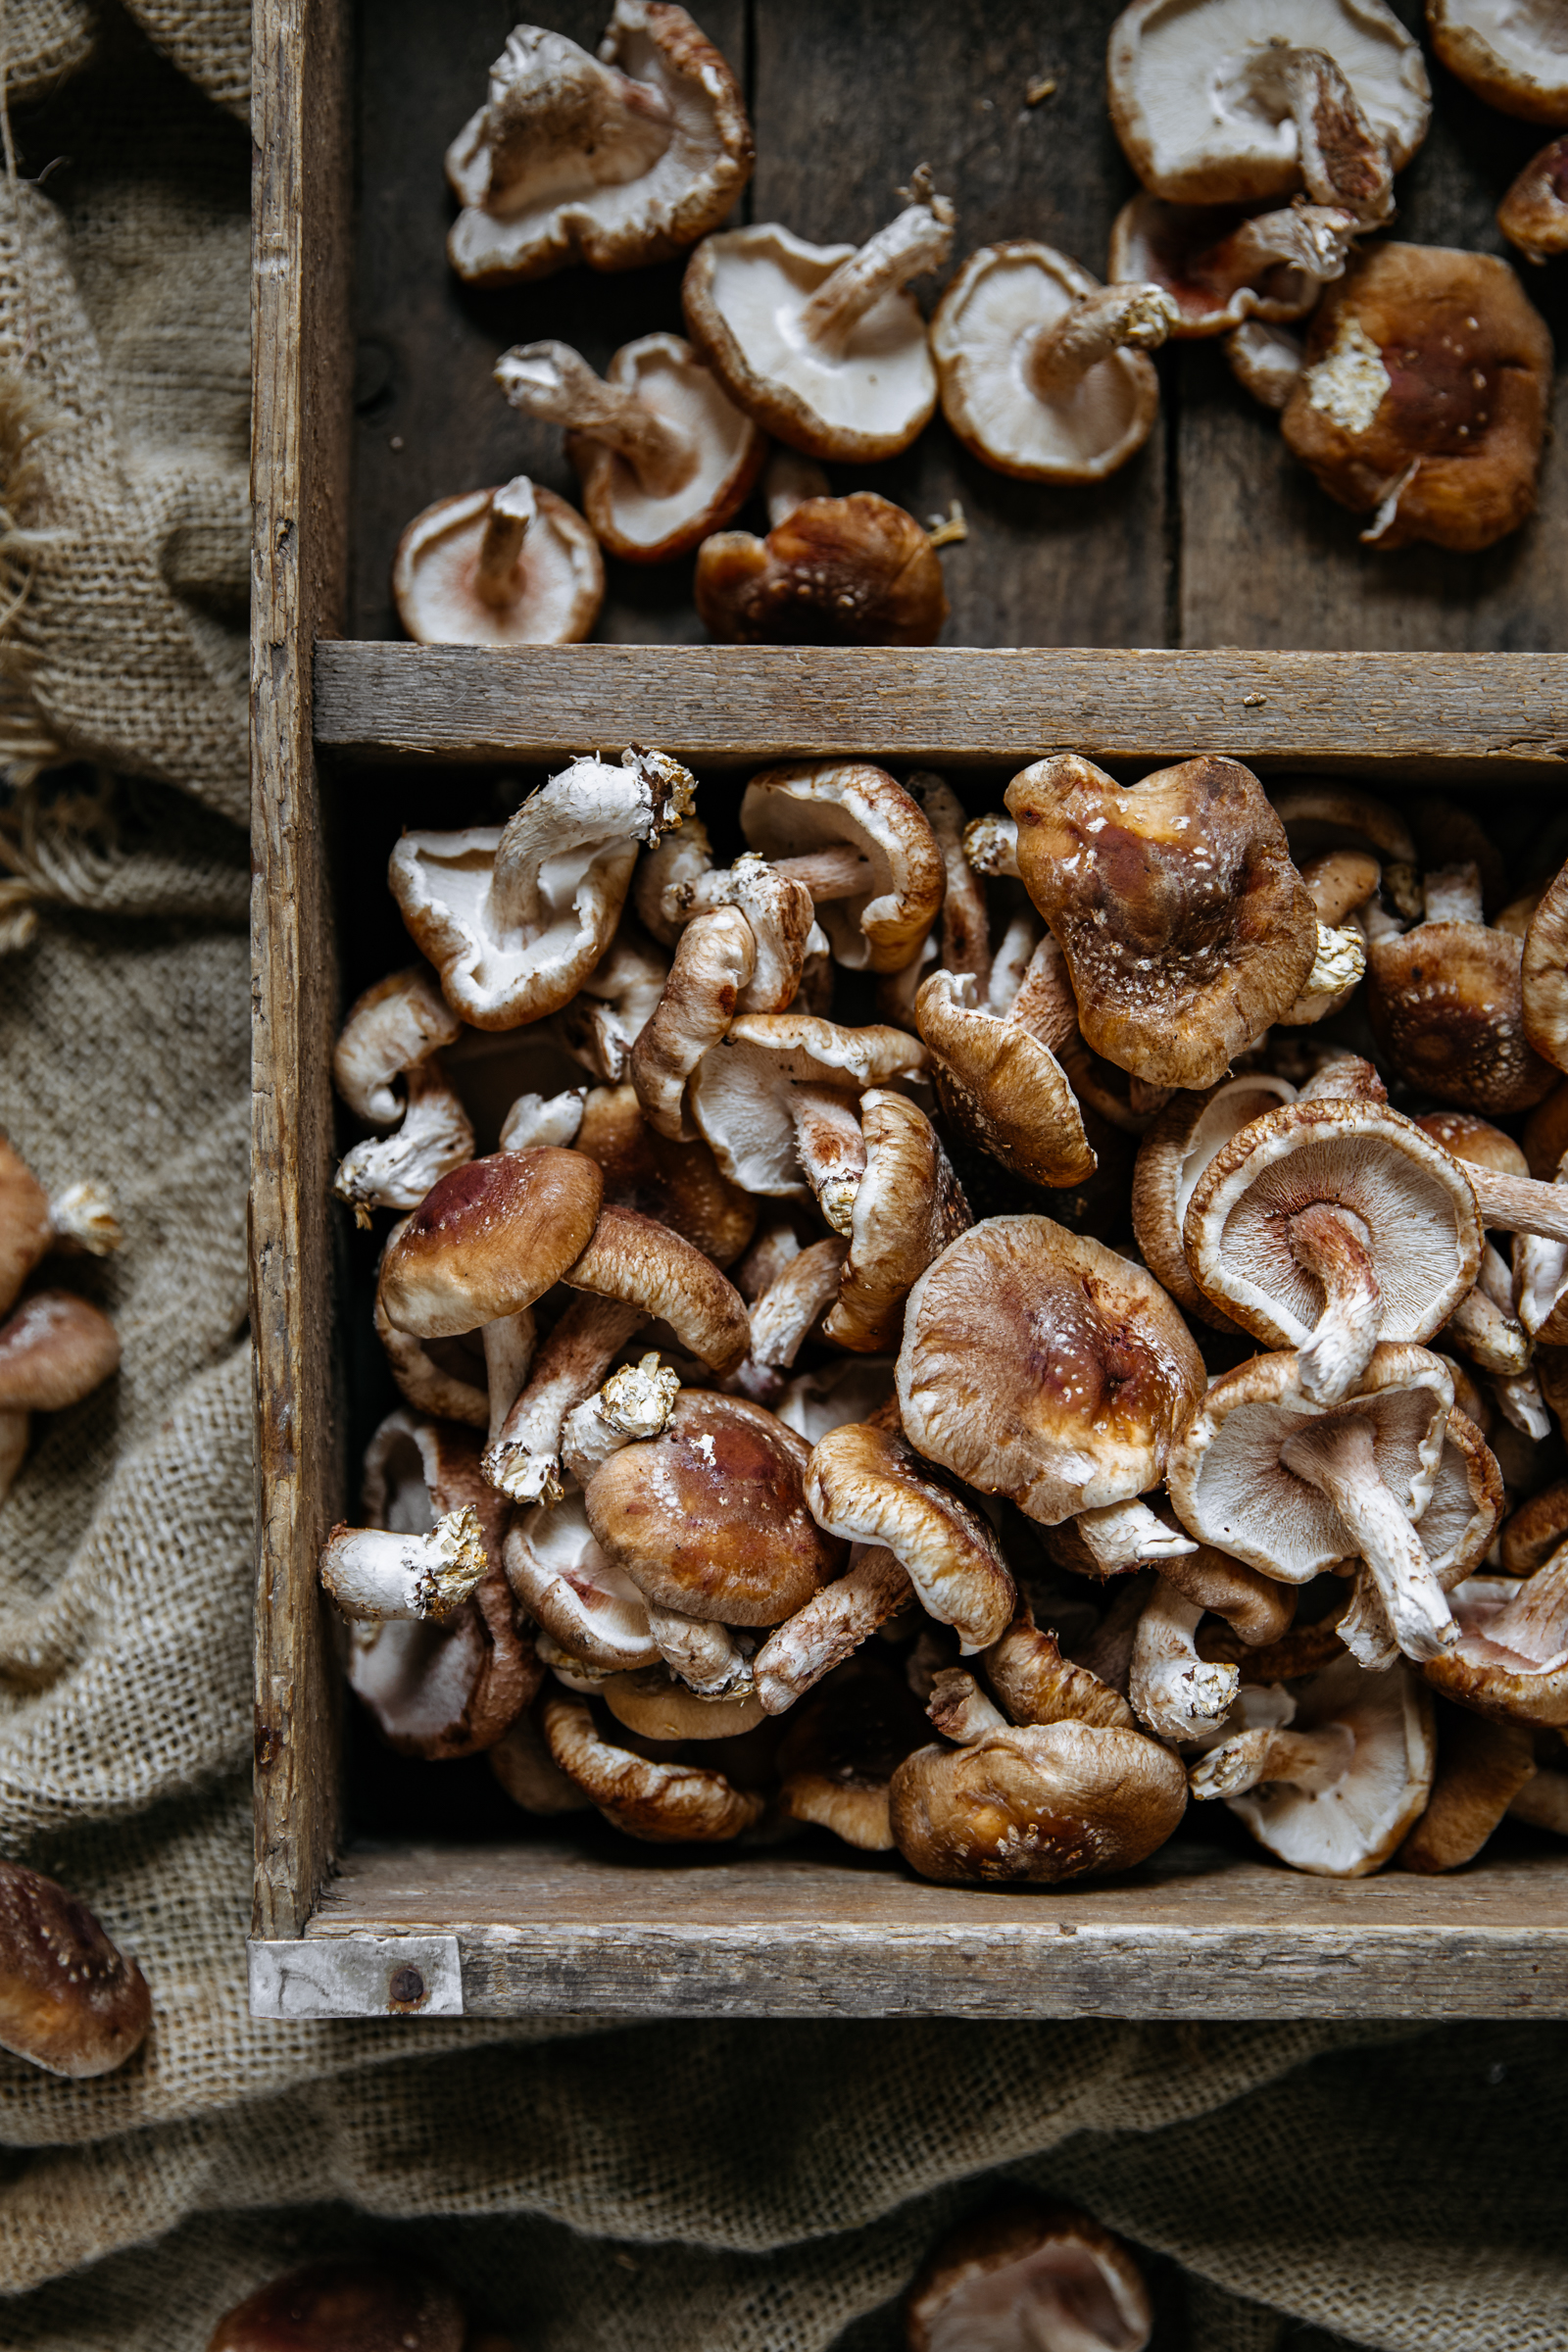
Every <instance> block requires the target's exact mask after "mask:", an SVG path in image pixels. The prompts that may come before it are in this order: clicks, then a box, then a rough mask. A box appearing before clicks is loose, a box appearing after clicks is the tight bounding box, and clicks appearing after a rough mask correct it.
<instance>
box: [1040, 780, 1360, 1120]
mask: <svg viewBox="0 0 1568 2352" xmlns="http://www.w3.org/2000/svg"><path fill="white" fill-rule="evenodd" d="M1006 805H1007V808H1008V809H1009V811H1010V812H1011V814H1012V815H1013V816H1014V817H1015V818H1016V819H1017V824H1018V871H1019V873H1020V875H1021V876H1022V877H1023V881H1024V884H1025V886H1026V888H1027V889H1028V892H1029V896H1030V897H1031V899H1033V901H1034V903H1035V905H1036V906H1037V907H1039V909H1040V911H1041V913H1042V914H1043V915H1044V916H1045V918H1046V921H1047V922H1048V923H1049V924H1050V925H1051V928H1052V930H1053V932H1054V934H1055V936H1056V939H1057V940H1058V942H1059V943H1060V946H1061V951H1062V954H1063V956H1065V957H1066V959H1067V968H1068V971H1069V973H1070V975H1071V979H1072V987H1073V994H1074V996H1075V997H1076V998H1077V1000H1078V1018H1079V1024H1080V1026H1081V1028H1082V1030H1083V1033H1084V1035H1085V1037H1086V1038H1087V1039H1088V1041H1089V1043H1090V1044H1091V1045H1092V1046H1093V1047H1094V1048H1095V1050H1096V1052H1097V1053H1100V1054H1104V1055H1105V1057H1106V1059H1107V1060H1109V1061H1113V1062H1115V1063H1117V1064H1118V1066H1119V1067H1120V1068H1122V1069H1125V1070H1131V1071H1132V1072H1133V1073H1134V1075H1135V1076H1137V1077H1139V1078H1142V1079H1145V1080H1147V1081H1148V1082H1149V1083H1150V1084H1152V1085H1155V1086H1182V1087H1206V1086H1212V1085H1213V1084H1214V1083H1215V1081H1216V1080H1217V1079H1219V1078H1220V1077H1222V1076H1223V1074H1224V1072H1225V1069H1226V1067H1227V1065H1228V1064H1229V1062H1230V1060H1231V1057H1232V1055H1233V1054H1237V1053H1239V1052H1241V1050H1242V1049H1243V1047H1245V1046H1249V1045H1250V1044H1251V1043H1252V1041H1253V1039H1254V1038H1256V1037H1257V1036H1259V1035H1260V1034H1261V1032H1262V1031H1263V1030H1264V1029H1266V1028H1267V1027H1268V1025H1269V1023H1270V1022H1271V1021H1273V1020H1275V1019H1277V1018H1278V1016H1279V1015H1280V1014H1281V1013H1282V1012H1285V1011H1287V1010H1288V1009H1289V1007H1290V1006H1291V1005H1293V1004H1294V1003H1295V1002H1296V999H1297V998H1298V997H1299V995H1300V993H1301V991H1302V989H1303V988H1304V987H1305V985H1306V980H1307V976H1308V974H1309V973H1310V971H1311V969H1312V965H1313V962H1314V960H1315V958H1316V955H1317V916H1316V912H1315V909H1314V908H1313V906H1312V901H1311V898H1310V896H1309V895H1308V893H1307V890H1306V888H1305V886H1304V884H1303V883H1302V881H1301V878H1300V876H1299V874H1298V873H1297V871H1296V868H1295V866H1294V865H1293V864H1292V863H1291V858H1290V852H1289V850H1288V848H1287V846H1286V840H1285V828H1284V826H1283V825H1282V824H1281V823H1280V820H1279V818H1278V817H1277V816H1276V815H1275V813H1274V811H1273V809H1271V808H1270V807H1269V805H1268V802H1267V801H1266V800H1265V799H1264V797H1263V791H1262V787H1261V786H1260V785H1259V783H1258V781H1257V778H1256V777H1255V776H1254V775H1253V774H1252V773H1251V772H1250V769H1248V768H1245V767H1243V766H1241V765H1240V764H1239V762H1238V761H1236V760H1216V759H1207V758H1204V759H1198V760H1184V761H1183V763H1182V764H1181V765H1180V766H1179V767H1167V768H1161V769H1160V770H1159V771H1158V773H1157V774H1154V775H1152V776H1146V777H1145V778H1144V779H1143V781H1142V783H1140V784H1138V785H1136V786H1134V787H1133V788H1132V789H1131V790H1130V791H1129V790H1125V789H1124V788H1123V787H1122V786H1121V785H1119V784H1117V783H1116V782H1114V781H1113V779H1112V778H1111V777H1109V776H1107V775H1105V774H1104V773H1103V770H1101V769H1100V768H1098V767H1096V766H1094V765H1093V763H1092V762H1091V761H1090V760H1084V759H1081V758H1080V757H1079V756H1078V755H1077V754H1076V753H1063V754H1059V755H1058V756H1057V757H1056V758H1054V759H1052V760H1037V761H1036V763H1035V765H1034V766H1033V767H1027V768H1025V769H1024V771H1023V773H1022V774H1021V775H1018V776H1015V777H1014V778H1013V780H1012V782H1011V783H1010V784H1009V785H1008V787H1007V792H1006Z"/></svg>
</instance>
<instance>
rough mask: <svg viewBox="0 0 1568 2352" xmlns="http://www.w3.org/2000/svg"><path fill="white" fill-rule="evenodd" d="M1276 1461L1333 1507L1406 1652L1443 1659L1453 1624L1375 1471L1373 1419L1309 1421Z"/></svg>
mask: <svg viewBox="0 0 1568 2352" xmlns="http://www.w3.org/2000/svg"><path fill="white" fill-rule="evenodd" d="M1280 1460H1281V1461H1282V1462H1283V1463H1284V1465H1285V1467H1286V1469H1287V1470H1289V1471H1291V1472H1292V1473H1293V1475H1294V1476H1295V1477H1297V1478H1301V1479H1305V1481H1306V1483H1307V1485H1308V1486H1310V1487H1316V1489H1317V1490H1318V1492H1319V1494H1321V1495H1327V1496H1328V1498H1329V1500H1330V1502H1331V1503H1332V1504H1333V1505H1334V1508H1335V1510H1336V1511H1337V1512H1338V1513H1339V1515H1340V1518H1341V1519H1342V1520H1343V1521H1344V1523H1345V1527H1346V1531H1347V1533H1348V1536H1349V1537H1350V1548H1351V1549H1353V1550H1355V1551H1358V1552H1359V1553H1360V1555H1361V1557H1362V1559H1364V1560H1365V1562H1366V1564H1367V1566H1368V1568H1370V1570H1371V1571H1372V1575H1373V1578H1374V1579H1375V1581H1376V1584H1377V1588H1378V1593H1379V1596H1380V1597H1381V1599H1382V1602H1383V1605H1384V1607H1385V1609H1387V1611H1388V1614H1389V1624H1390V1626H1391V1627H1392V1629H1393V1633H1394V1638H1395V1640H1396V1641H1397V1643H1398V1645H1399V1647H1400V1649H1401V1650H1403V1652H1404V1654H1405V1656H1406V1657H1407V1658H1414V1659H1416V1660H1417V1661H1418V1662H1419V1661H1420V1660H1422V1659H1426V1658H1436V1657H1441V1655H1442V1654H1443V1652H1444V1650H1446V1649H1447V1648H1449V1647H1451V1645H1452V1644H1453V1642H1455V1641H1456V1640H1457V1639H1458V1630H1459V1629H1458V1627H1457V1626H1456V1625H1455V1624H1454V1622H1453V1615H1452V1612H1451V1611H1450V1609H1449V1607H1448V1600H1447V1595H1446V1593H1445V1592H1444V1590H1443V1587H1442V1586H1441V1585H1440V1584H1439V1582H1438V1580H1437V1578H1436V1577H1435V1576H1434V1575H1433V1573H1432V1563H1431V1562H1430V1560H1429V1559H1428V1558H1427V1555H1426V1552H1425V1550H1424V1548H1423V1546H1422V1543H1421V1539H1420V1537H1419V1536H1418V1535H1417V1534H1416V1532H1415V1529H1414V1528H1413V1527H1412V1526H1411V1524H1410V1522H1409V1520H1408V1519H1407V1518H1406V1517H1405V1515H1404V1512H1403V1511H1402V1510H1401V1508H1400V1507H1399V1504H1398V1502H1397V1499H1396V1498H1395V1496H1394V1495H1391V1494H1390V1492H1389V1490H1388V1488H1387V1487H1386V1486H1385V1485H1384V1483H1383V1480H1382V1478H1381V1477H1380V1476H1379V1473H1378V1464H1377V1451H1376V1447H1375V1445H1374V1442H1373V1429H1372V1424H1371V1422H1370V1421H1365V1420H1362V1419H1361V1418H1360V1416H1359V1415H1357V1414H1354V1413H1344V1414H1340V1415H1337V1416H1336V1417H1335V1418H1334V1419H1332V1420H1326V1421H1318V1422H1315V1423H1311V1424H1309V1425H1308V1426H1307V1427H1306V1428H1305V1429H1299V1430H1298V1431H1297V1432H1296V1435H1295V1436H1294V1437H1292V1438H1289V1439H1287V1441H1286V1443H1285V1445H1284V1446H1282V1447H1281V1449H1280Z"/></svg>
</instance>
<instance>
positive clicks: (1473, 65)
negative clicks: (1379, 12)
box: [1427, 0, 1568, 124]
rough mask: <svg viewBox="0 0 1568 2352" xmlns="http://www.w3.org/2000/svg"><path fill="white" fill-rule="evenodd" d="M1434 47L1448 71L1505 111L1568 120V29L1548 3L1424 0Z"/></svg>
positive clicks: (1539, 119) (1531, 117) (1525, 117)
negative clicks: (1566, 30)
mask: <svg viewBox="0 0 1568 2352" xmlns="http://www.w3.org/2000/svg"><path fill="white" fill-rule="evenodd" d="M1427 29H1428V30H1429V31H1430V33H1431V35H1432V46H1433V48H1434V49H1436V51H1437V53H1438V55H1439V57H1441V58H1442V60H1443V62H1444V64H1445V65H1446V67H1447V69H1448V72H1449V73H1452V74H1454V75H1455V76H1456V78H1457V79H1458V80H1460V81H1462V82H1464V83H1465V84H1466V85H1467V86H1468V87H1469V88H1470V89H1472V90H1474V92H1475V94H1476V96H1477V97H1478V98H1484V99H1485V100H1486V102H1487V104H1488V106H1495V107H1496V108H1497V110H1498V112H1499V113H1501V114H1504V115H1517V116H1520V117H1522V118H1523V120H1524V121H1525V122H1527V123H1553V124H1555V123H1568V34H1565V33H1564V30H1563V25H1562V22H1561V19H1560V18H1559V16H1558V14H1557V12H1556V10H1555V9H1553V8H1552V7H1550V6H1549V5H1548V6H1546V7H1544V8H1543V7H1540V6H1528V5H1527V6H1526V7H1523V8H1520V7H1518V6H1516V5H1513V4H1512V0H1427Z"/></svg>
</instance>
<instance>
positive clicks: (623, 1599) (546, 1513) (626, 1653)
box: [502, 1494, 662, 1674]
mask: <svg viewBox="0 0 1568 2352" xmlns="http://www.w3.org/2000/svg"><path fill="white" fill-rule="evenodd" d="M502 1564H503V1566H504V1568H505V1570H506V1575H507V1581H508V1583H509V1584H510V1585H511V1587H512V1590H513V1593H515V1596H516V1598H517V1600H518V1601H519V1602H520V1603H521V1605H522V1607H523V1608H525V1609H526V1610H527V1611H528V1613H529V1615H530V1616H532V1617H535V1618H537V1619H538V1621H539V1623H540V1625H542V1626H543V1627H544V1629H545V1631H546V1632H547V1633H548V1634H550V1635H552V1636H553V1637H554V1639H555V1641H556V1642H558V1643H559V1644H560V1646H561V1647H562V1649H564V1650H565V1651H566V1652H567V1653H568V1654H569V1655H570V1656H572V1657H573V1658H577V1659H580V1660H581V1661H582V1663H583V1664H584V1665H586V1666H593V1667H597V1668H599V1669H600V1670H601V1671H602V1672H604V1673H606V1674H621V1673H625V1672H630V1671H634V1670H635V1669H636V1668H638V1667H639V1666H653V1665H657V1664H658V1662H659V1660H660V1657H661V1655H662V1652H661V1650H660V1647H659V1644H658V1642H656V1641H655V1640H654V1637H653V1632H652V1629H651V1627H650V1625H649V1619H648V1608H647V1604H646V1602H645V1601H644V1599H643V1596H642V1594H641V1593H639V1592H638V1590H637V1587H636V1586H635V1585H634V1584H633V1583H632V1581H631V1579H630V1577H629V1576H627V1575H626V1574H625V1573H624V1572H623V1570H621V1569H619V1568H617V1567H616V1566H615V1563H614V1562H613V1560H612V1559H610V1558H609V1557H608V1556H607V1554H606V1553H605V1552H603V1551H602V1550H601V1549H600V1547H599V1544H597V1542H596V1541H595V1539H594V1532H593V1529H592V1528H591V1527H590V1526H589V1524H588V1512H587V1508H586V1506H585V1504H584V1502H583V1498H582V1496H581V1495H580V1494H574V1495H566V1496H565V1497H564V1499H563V1500H562V1501H560V1502H557V1503H554V1504H545V1503H535V1504H534V1506H533V1507H532V1509H530V1510H524V1511H519V1512H517V1513H516V1514H515V1517H514V1518H513V1520H512V1521H511V1524H510V1525H509V1527H508V1529H507V1535H506V1543H505V1545H504V1547H503V1550H502Z"/></svg>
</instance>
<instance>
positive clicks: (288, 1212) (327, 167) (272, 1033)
mask: <svg viewBox="0 0 1568 2352" xmlns="http://www.w3.org/2000/svg"><path fill="white" fill-rule="evenodd" d="M346 15H347V11H346V8H345V7H344V6H343V5H342V0H257V6H256V12H255V87H256V93H257V94H256V103H255V112H254V122H253V128H254V134H255V142H256V161H255V183H254V210H253V221H254V228H253V256H254V276H253V310H252V325H253V350H254V354H255V360H254V366H255V371H256V380H255V410H254V415H255V423H254V427H253V442H252V463H251V488H252V497H253V499H254V502H255V522H254V539H253V546H252V574H253V580H252V588H253V594H252V606H251V611H252V623H251V627H252V640H251V642H252V679H251V685H252V696H251V708H252V721H251V724H252V736H251V783H252V839H253V842H254V855H255V862H256V876H257V880H256V887H255V890H254V892H253V897H252V953H253V994H254V1002H255V1030H254V1041H253V1059H252V1084H253V1101H254V1110H253V1124H252V1159H253V1164H252V1186H251V1236H252V1248H251V1330H252V1335H253V1341H254V1347H255V1363H256V1397H257V1414H256V1440H257V1443H256V1484H257V1520H258V1529H259V1554H258V1569H257V1592H256V1911H255V1917H256V1926H257V1931H258V1933H260V1934H264V1935H278V1934H282V1935H291V1934H297V1933H298V1931H299V1929H300V1928H301V1927H302V1926H303V1924H304V1921H305V1919H306V1917H307V1915H308V1914H309V1911H310V1908H311V1905H312V1903H313V1902H314V1900H315V1898H316V1892H317V1888H318V1887H319V1885H320V1884H321V1881H322V1879H323V1878H324V1877H325V1875H326V1873H327V1870H328V1869H329V1868H330V1865H331V1859H332V1852H333V1847H334V1844H335V1840H336V1835H337V1785H338V1770H337V1739H336V1729H335V1726H336V1714H337V1705H338V1689H337V1676H336V1673H335V1671H334V1670H333V1669H332V1666H331V1663H330V1660H329V1657H328V1652H327V1644H326V1639H325V1632H324V1628H323V1626H322V1623H321V1607H320V1602H319V1597H318V1593H317V1586H316V1572H315V1570H316V1559H317V1556H318V1554H319V1550H320V1546H321V1540H322V1537H323V1536H324V1534H325V1531H326V1529H327V1528H328V1527H329V1526H330V1525H331V1523H332V1520H333V1519H334V1518H335V1517H337V1516H338V1496H339V1495H340V1494H341V1492H342V1468H341V1461H340V1449H339V1441H338V1433H337V1427H336V1417H335V1414H334V1411H333V1397H334V1386H335V1383H334V1375H333V1370H332V1363H333V1332H332V1282H331V1257H330V1235H329V1230H328V1225H327V1197H326V1185H327V1170H328V1168H329V1166H330V1152H331V1140H332V1117H331V1100H330V1087H329V1082H328V1075H327V1073H328V1067H329V1062H330V1055H331V1041H332V1035H333V1030H334V1027H335V1021H336V1013H337V1004H336V967H335V961H334V956H333V953H332V922H331V912H330V907H329V901H328V876H327V873H326V870H325V860H324V854H323V846H322V838H321V812H320V802H319V788H318V779H317V772H316V759H315V753H314V750H313V747H312V740H311V662H310V648H311V644H312V642H313V640H314V638H315V637H316V635H317V634H318V632H319V630H321V629H323V628H330V627H332V626H334V625H335V624H336V621H337V616H338V613H339V610H340V597H341V582H342V572H343V559H344V514H345V498H344V491H345V487H346V481H347V462H346V461H347V451H346V446H345V441H346V432H345V423H346V418H347V415H348V398H347V395H348V371H347V366H346V358H347V355H346V352H345V349H344V341H345V338H344V336H343V331H342V321H343V319H344V317H345V302H346V293H347V285H346V278H347V266H348V250H349V248H348V169H347V164H348V147H347V136H346V128H345V114H346V107H345V100H346V95H347V56H346V41H345V37H344V35H345V31H346Z"/></svg>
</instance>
